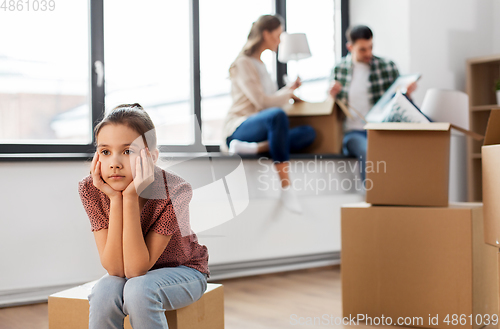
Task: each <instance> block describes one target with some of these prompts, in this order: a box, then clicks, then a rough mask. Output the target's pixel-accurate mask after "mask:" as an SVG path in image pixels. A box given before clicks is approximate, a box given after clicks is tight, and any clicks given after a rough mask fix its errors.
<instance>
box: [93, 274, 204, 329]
mask: <svg viewBox="0 0 500 329" xmlns="http://www.w3.org/2000/svg"><path fill="white" fill-rule="evenodd" d="M206 289H207V275H206V274H204V273H201V272H200V271H198V270H196V269H194V268H191V267H187V266H183V265H181V266H178V267H165V268H160V269H157V270H151V271H149V272H148V273H146V274H145V275H142V276H138V277H134V278H131V279H127V278H121V277H118V276H111V275H108V274H106V275H105V276H103V277H102V278H101V279H100V280H99V281H97V283H96V284H95V285H94V287H93V288H92V292H91V294H90V295H89V303H90V314H89V328H90V329H97V328H99V329H102V328H110V329H118V328H119V329H123V319H124V318H125V316H127V315H129V319H130V324H131V325H132V328H139V329H153V328H154V329H160V328H162V329H164V328H168V324H167V319H166V317H165V311H169V310H175V309H178V308H181V307H184V306H187V305H189V304H191V303H194V302H195V301H197V300H198V299H200V298H201V296H203V293H204V292H205V290H206Z"/></svg>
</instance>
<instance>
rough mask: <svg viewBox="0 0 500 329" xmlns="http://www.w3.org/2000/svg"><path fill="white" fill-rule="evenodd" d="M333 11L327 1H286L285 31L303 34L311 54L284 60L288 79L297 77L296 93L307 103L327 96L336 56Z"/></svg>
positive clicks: (319, 100)
mask: <svg viewBox="0 0 500 329" xmlns="http://www.w3.org/2000/svg"><path fill="white" fill-rule="evenodd" d="M334 12H335V10H334V2H333V1H331V0H315V1H301V0H287V2H286V19H287V26H286V30H287V32H288V33H305V34H306V36H307V42H308V43H309V49H310V50H311V55H312V56H311V57H309V58H306V59H302V60H300V61H290V62H288V63H287V69H288V78H289V79H290V80H295V79H296V78H297V75H298V76H300V78H301V80H302V86H301V87H300V88H299V89H298V90H297V91H296V93H297V94H298V96H299V97H300V98H302V99H304V100H306V101H309V102H321V101H324V100H325V99H326V96H327V90H328V84H329V81H328V80H329V77H330V72H331V70H332V68H333V66H334V65H335V59H336V56H335V55H336V54H335V51H334V49H335V48H334V47H335V45H334V41H335V40H334V33H335V28H334V26H335V24H334ZM317 22H321V24H319V23H317Z"/></svg>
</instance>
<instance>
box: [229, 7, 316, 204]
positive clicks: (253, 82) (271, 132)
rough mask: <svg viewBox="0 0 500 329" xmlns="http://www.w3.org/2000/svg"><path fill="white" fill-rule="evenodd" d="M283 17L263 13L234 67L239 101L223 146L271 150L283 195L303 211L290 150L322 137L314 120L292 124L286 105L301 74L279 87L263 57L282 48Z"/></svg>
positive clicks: (231, 149) (233, 149)
mask: <svg viewBox="0 0 500 329" xmlns="http://www.w3.org/2000/svg"><path fill="white" fill-rule="evenodd" d="M282 26H283V24H282V19H281V17H279V16H277V15H263V16H261V17H259V19H258V20H257V21H256V22H254V23H253V25H252V28H251V30H250V33H249V34H248V40H247V43H246V44H245V46H244V47H243V49H242V50H241V52H240V54H239V55H238V57H237V58H236V60H235V61H234V62H233V63H232V64H231V67H230V68H229V75H230V78H231V86H232V88H231V96H232V99H233V104H232V106H231V108H230V109H229V113H228V115H227V117H226V119H225V121H224V137H225V140H224V143H223V145H222V146H221V149H222V150H227V147H228V146H229V152H232V153H239V154H257V153H261V152H267V151H269V153H270V154H271V157H272V159H273V162H274V165H275V167H276V170H277V172H278V175H279V177H280V181H281V187H282V189H281V200H282V202H283V204H284V205H285V206H286V207H287V208H288V209H290V210H292V211H294V212H297V213H301V212H302V208H301V206H300V204H299V202H298V200H297V196H296V195H295V193H294V191H293V189H292V188H291V185H292V184H291V182H290V179H289V175H288V172H289V170H288V166H289V159H290V152H291V151H292V152H293V151H298V150H301V149H303V148H306V147H307V146H309V145H311V144H312V142H313V141H314V139H315V137H316V133H315V131H314V129H313V128H312V127H310V126H305V125H304V126H298V127H295V128H293V129H289V123H288V117H287V115H286V113H285V112H284V111H283V109H282V108H281V107H282V106H283V105H285V104H287V103H288V102H289V101H290V99H293V100H294V101H300V99H298V98H297V97H295V96H294V94H293V91H294V90H295V89H297V88H299V87H300V85H301V82H300V79H299V78H297V80H296V81H295V82H293V83H292V84H290V85H287V86H285V87H283V88H282V89H280V90H278V88H277V86H276V83H274V82H273V80H272V79H271V76H270V75H269V73H268V71H267V69H266V66H265V65H264V63H263V62H262V60H261V58H260V57H261V54H262V53H263V52H264V50H267V49H269V50H271V51H274V52H276V51H277V50H278V45H279V43H280V35H281V33H282V32H283V28H282Z"/></svg>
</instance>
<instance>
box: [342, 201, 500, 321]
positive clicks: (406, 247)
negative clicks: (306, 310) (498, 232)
mask: <svg viewBox="0 0 500 329" xmlns="http://www.w3.org/2000/svg"><path fill="white" fill-rule="evenodd" d="M482 210H483V209H482V205H481V204H480V203H460V204H451V205H450V206H449V207H395V206H392V207H390V206H371V205H369V204H366V203H361V204H354V205H346V206H344V207H343V208H342V210H341V212H342V219H341V225H342V253H341V255H342V256H341V257H342V258H341V280H342V303H343V316H344V317H349V316H352V317H357V315H358V314H363V315H365V316H366V317H371V318H372V319H374V318H378V319H379V321H380V319H381V317H382V315H383V316H384V317H385V318H386V321H388V320H387V317H390V318H391V321H392V324H393V325H397V324H398V323H396V321H398V319H399V318H400V317H401V318H402V319H403V320H402V321H403V324H405V323H404V321H405V320H407V319H410V320H407V323H406V324H405V325H406V326H410V327H423V328H448V329H449V328H456V327H461V328H472V329H476V328H480V327H482V325H481V324H482V323H481V322H484V321H485V320H484V318H485V316H486V314H488V315H489V316H490V320H491V316H492V315H493V314H498V298H499V293H498V291H499V290H498V284H499V282H498V248H495V247H493V246H490V245H487V244H485V243H484V240H483V212H482ZM453 314H457V315H458V317H460V316H461V315H463V316H462V318H464V317H466V319H465V321H466V324H464V325H456V326H455V325H452V323H451V321H452V320H453ZM447 315H448V319H449V320H450V325H448V324H447V323H446V322H445V320H446V316H447ZM436 316H438V318H435V317H436ZM420 318H421V319H422V321H421V323H419V321H420ZM471 318H472V324H471V323H470V322H471ZM481 318H482V319H483V320H481ZM429 319H431V320H432V319H436V320H437V321H436V322H431V323H430V324H429ZM475 319H477V321H478V322H479V323H476V320H475ZM372 321H373V320H372ZM386 323H387V322H386ZM366 324H369V323H366Z"/></svg>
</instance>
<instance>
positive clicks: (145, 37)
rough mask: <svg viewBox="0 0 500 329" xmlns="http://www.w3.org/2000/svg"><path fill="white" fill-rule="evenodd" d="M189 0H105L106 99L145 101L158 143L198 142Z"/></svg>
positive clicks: (108, 103)
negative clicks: (196, 137) (194, 114)
mask: <svg viewBox="0 0 500 329" xmlns="http://www.w3.org/2000/svg"><path fill="white" fill-rule="evenodd" d="M189 15H190V14H189V1H158V0H146V1H141V2H140V3H139V2H137V1H132V0H127V1H123V0H106V1H105V2H104V71H105V81H106V83H105V93H106V98H105V104H106V109H107V110H110V109H112V108H113V107H115V106H116V105H119V104H126V103H140V104H141V105H142V106H143V107H144V109H145V110H146V111H147V112H148V114H149V115H150V116H151V119H152V120H153V122H154V124H155V127H156V133H157V136H158V144H160V145H190V144H193V143H194V125H193V124H192V122H191V121H190V119H191V118H192V117H193V110H192V107H191V67H190V66H191V61H190V40H191V37H190V35H191V28H190V17H189Z"/></svg>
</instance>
